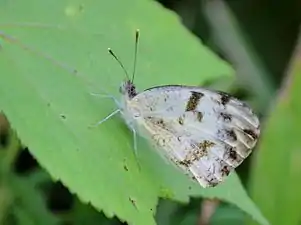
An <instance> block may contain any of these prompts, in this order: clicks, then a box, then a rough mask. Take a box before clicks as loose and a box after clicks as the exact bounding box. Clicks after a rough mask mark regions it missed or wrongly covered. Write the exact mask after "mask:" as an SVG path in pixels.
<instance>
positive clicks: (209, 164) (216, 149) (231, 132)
mask: <svg viewBox="0 0 301 225" xmlns="http://www.w3.org/2000/svg"><path fill="white" fill-rule="evenodd" d="M131 106H133V107H137V106H139V111H140V114H141V115H140V117H139V118H140V119H137V121H136V122H137V123H138V125H139V126H138V127H139V128H141V129H142V130H141V132H140V133H141V134H142V135H144V136H145V137H146V138H148V139H150V140H151V143H155V144H156V146H157V149H158V150H159V151H160V152H161V153H162V154H163V155H164V156H165V157H166V158H168V159H170V160H171V161H173V162H174V163H175V164H176V165H177V166H178V167H179V168H181V169H182V170H183V171H184V172H185V173H186V174H187V175H189V176H190V177H191V178H192V179H194V180H197V181H198V182H199V183H200V184H201V185H202V186H203V187H209V186H215V185H217V184H218V183H220V182H221V181H222V180H223V179H224V178H225V177H226V176H227V175H228V174H229V173H230V172H231V171H232V170H233V169H234V168H235V167H237V166H238V165H239V164H240V163H241V162H242V161H243V160H244V159H245V158H246V157H247V156H248V155H249V154H250V153H251V150H252V148H253V147H254V146H255V144H256V142H257V139H258V136H259V133H260V128H259V120H258V118H257V117H256V115H255V114H254V113H253V112H252V110H251V109H250V108H249V107H248V106H247V105H246V104H245V103H242V102H241V101H239V100H237V99H235V98H233V97H230V96H229V95H227V94H225V93H222V92H213V91H210V90H207V89H204V88H197V87H187V86H161V87H155V88H151V89H148V90H145V91H144V92H142V93H140V94H138V95H137V96H135V97H134V98H133V99H132V100H131Z"/></svg>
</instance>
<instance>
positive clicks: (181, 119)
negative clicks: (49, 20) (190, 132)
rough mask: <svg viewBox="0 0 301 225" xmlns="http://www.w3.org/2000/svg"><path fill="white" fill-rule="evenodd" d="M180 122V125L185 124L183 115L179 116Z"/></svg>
mask: <svg viewBox="0 0 301 225" xmlns="http://www.w3.org/2000/svg"><path fill="white" fill-rule="evenodd" d="M178 122H179V124H180V125H183V124H184V119H183V117H182V116H180V117H179V118H178Z"/></svg>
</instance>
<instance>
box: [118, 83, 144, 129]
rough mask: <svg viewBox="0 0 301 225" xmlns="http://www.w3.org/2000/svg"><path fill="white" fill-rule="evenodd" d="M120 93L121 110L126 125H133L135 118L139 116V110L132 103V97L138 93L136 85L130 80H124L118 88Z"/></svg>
mask: <svg viewBox="0 0 301 225" xmlns="http://www.w3.org/2000/svg"><path fill="white" fill-rule="evenodd" d="M119 91H120V93H121V95H122V96H121V111H122V116H123V118H124V119H125V121H126V123H127V125H128V126H130V127H133V126H135V120H136V119H137V118H138V117H140V111H139V109H138V108H137V107H136V104H133V101H132V99H133V98H134V97H135V96H136V95H137V94H138V93H137V91H136V86H135V85H134V84H133V82H131V81H130V80H126V81H124V82H123V83H122V84H121V87H120V89H119Z"/></svg>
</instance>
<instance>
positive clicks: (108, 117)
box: [93, 109, 120, 127]
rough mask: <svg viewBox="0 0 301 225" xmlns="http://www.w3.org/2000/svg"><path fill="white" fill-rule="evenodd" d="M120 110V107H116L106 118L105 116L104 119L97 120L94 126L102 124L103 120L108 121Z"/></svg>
mask: <svg viewBox="0 0 301 225" xmlns="http://www.w3.org/2000/svg"><path fill="white" fill-rule="evenodd" d="M119 112H120V109H116V110H115V111H114V112H112V113H110V114H109V115H107V116H106V117H105V118H103V119H102V120H100V121H99V122H97V123H96V124H94V125H93V127H97V126H99V125H100V124H102V123H103V122H105V121H107V120H108V119H110V118H111V117H112V116H115V115H116V114H117V113H119Z"/></svg>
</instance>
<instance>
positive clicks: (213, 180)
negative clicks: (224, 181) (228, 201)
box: [208, 178, 219, 187]
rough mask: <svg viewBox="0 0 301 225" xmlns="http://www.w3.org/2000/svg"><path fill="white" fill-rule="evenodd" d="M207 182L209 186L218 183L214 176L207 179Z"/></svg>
mask: <svg viewBox="0 0 301 225" xmlns="http://www.w3.org/2000/svg"><path fill="white" fill-rule="evenodd" d="M208 183H209V186H210V187H215V186H216V185H218V184H219V181H218V180H217V179H215V178H211V179H210V180H208Z"/></svg>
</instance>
